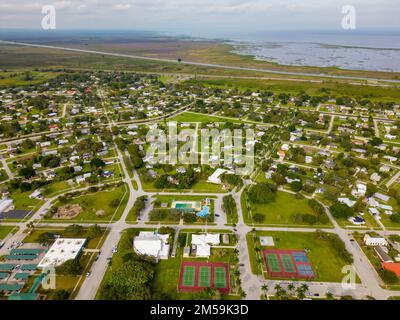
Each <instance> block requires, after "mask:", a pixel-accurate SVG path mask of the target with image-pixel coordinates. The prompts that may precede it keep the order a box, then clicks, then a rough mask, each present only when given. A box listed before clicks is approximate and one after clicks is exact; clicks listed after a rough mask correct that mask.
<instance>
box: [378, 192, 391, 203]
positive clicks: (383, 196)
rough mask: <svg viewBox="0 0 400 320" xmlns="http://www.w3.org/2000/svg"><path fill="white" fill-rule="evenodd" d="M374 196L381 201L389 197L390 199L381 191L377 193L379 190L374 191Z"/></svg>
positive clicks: (386, 200) (385, 200)
mask: <svg viewBox="0 0 400 320" xmlns="http://www.w3.org/2000/svg"><path fill="white" fill-rule="evenodd" d="M374 197H375V198H377V199H379V200H381V201H383V202H388V201H389V199H390V197H389V196H387V195H385V194H382V193H379V192H376V193H375V194H374Z"/></svg>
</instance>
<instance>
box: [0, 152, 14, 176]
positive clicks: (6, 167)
mask: <svg viewBox="0 0 400 320" xmlns="http://www.w3.org/2000/svg"><path fill="white" fill-rule="evenodd" d="M0 161H1V164H2V166H3V169H4V171H5V172H6V173H7V175H8V178H9V179H10V180H12V179H14V174H13V173H12V171H11V170H10V168H9V167H8V164H7V161H6V159H4V158H3V157H2V156H0Z"/></svg>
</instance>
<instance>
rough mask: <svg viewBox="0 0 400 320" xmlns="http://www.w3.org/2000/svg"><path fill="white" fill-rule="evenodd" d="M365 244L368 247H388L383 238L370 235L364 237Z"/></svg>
mask: <svg viewBox="0 0 400 320" xmlns="http://www.w3.org/2000/svg"><path fill="white" fill-rule="evenodd" d="M364 243H365V245H367V246H383V247H386V246H387V245H388V242H387V241H386V239H385V238H382V237H371V236H370V235H369V234H366V235H365V236H364Z"/></svg>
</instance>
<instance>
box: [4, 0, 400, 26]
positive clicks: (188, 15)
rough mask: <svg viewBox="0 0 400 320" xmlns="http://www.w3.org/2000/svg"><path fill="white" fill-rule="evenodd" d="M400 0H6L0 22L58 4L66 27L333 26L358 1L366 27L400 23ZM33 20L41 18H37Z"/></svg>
mask: <svg viewBox="0 0 400 320" xmlns="http://www.w3.org/2000/svg"><path fill="white" fill-rule="evenodd" d="M398 1H399V0H379V3H377V1H376V0H351V1H349V0H35V1H32V0H18V1H15V0H0V27H2V26H4V25H7V26H10V27H32V28H33V27H35V26H36V23H37V21H39V20H40V19H41V9H42V7H43V6H44V5H49V4H53V5H55V7H56V9H57V17H58V19H59V20H60V21H61V24H59V25H61V26H62V27H63V28H96V27H99V28H100V27H101V28H110V27H112V28H119V27H125V28H136V29H146V28H161V29H168V28H172V27H174V28H176V29H179V28H181V29H182V30H183V31H182V32H187V31H188V28H189V29H190V28H191V27H196V28H214V29H216V28H219V27H221V26H223V27H225V28H228V27H229V26H231V27H232V28H236V29H237V30H240V29H241V28H243V27H246V28H250V27H252V28H257V27H260V28H265V27H266V26H275V27H285V28H286V29H288V28H292V29H298V28H307V27H311V28H321V27H324V28H329V27H332V28H334V27H336V26H338V25H339V23H340V21H339V18H340V15H341V8H342V6H343V5H346V4H349V2H350V4H352V5H354V6H355V7H356V9H357V14H358V21H359V22H360V23H361V24H363V26H366V27H374V26H391V27H400V19H398V16H399V15H400V7H399V5H398ZM82 17H85V19H82ZM33 21H35V22H34V23H33Z"/></svg>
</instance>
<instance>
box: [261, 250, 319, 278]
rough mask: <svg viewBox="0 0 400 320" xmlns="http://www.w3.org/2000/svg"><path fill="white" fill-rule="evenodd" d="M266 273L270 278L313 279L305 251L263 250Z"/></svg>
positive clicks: (313, 275)
mask: <svg viewBox="0 0 400 320" xmlns="http://www.w3.org/2000/svg"><path fill="white" fill-rule="evenodd" d="M263 256H264V261H265V265H266V267H267V273H268V275H269V276H270V277H272V278H290V279H313V278H314V277H315V274H314V272H313V269H312V267H311V264H310V262H309V260H308V257H307V254H306V252H305V251H301V250H275V249H274V250H272V249H271V250H270V249H268V250H263Z"/></svg>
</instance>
